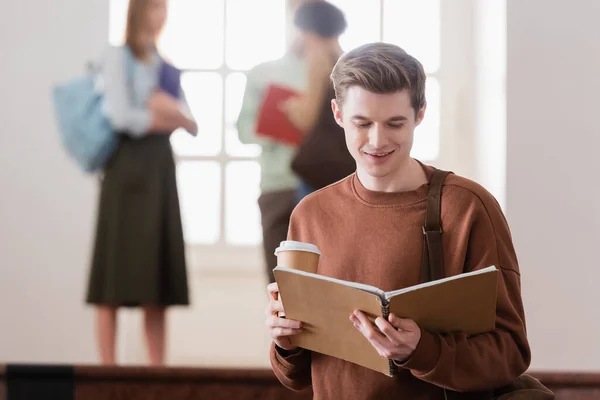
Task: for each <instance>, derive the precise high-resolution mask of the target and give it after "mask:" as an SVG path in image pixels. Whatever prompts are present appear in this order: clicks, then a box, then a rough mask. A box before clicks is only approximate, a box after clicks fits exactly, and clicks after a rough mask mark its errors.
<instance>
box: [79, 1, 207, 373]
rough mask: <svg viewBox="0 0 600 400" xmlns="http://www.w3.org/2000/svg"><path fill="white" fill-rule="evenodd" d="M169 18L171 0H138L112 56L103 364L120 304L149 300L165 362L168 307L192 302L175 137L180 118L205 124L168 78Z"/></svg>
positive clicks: (99, 276) (102, 250)
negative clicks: (115, 141)
mask: <svg viewBox="0 0 600 400" xmlns="http://www.w3.org/2000/svg"><path fill="white" fill-rule="evenodd" d="M166 18H167V0H130V2H129V11H128V16H127V30H126V38H125V45H124V46H122V47H117V48H111V49H110V50H109V52H108V55H107V57H106V59H105V61H104V65H103V73H104V81H105V102H106V104H105V108H106V114H107V116H108V118H109V120H110V121H111V123H112V125H113V126H114V128H115V130H116V131H117V133H118V135H119V145H118V148H117V150H116V152H115V154H114V155H113V157H112V159H111V160H110V161H109V162H108V164H107V166H106V168H105V170H104V175H103V180H102V185H101V191H100V205H99V213H98V221H97V230H96V240H95V248H94V255H93V260H92V268H91V274H90V279H89V287H88V296H87V302H88V303H90V304H93V305H95V306H96V309H97V341H98V350H99V354H100V359H101V362H102V363H103V364H109V365H110V364H115V338H116V331H117V324H116V314H117V310H118V308H119V307H141V308H143V310H144V323H145V334H146V342H147V347H148V357H149V360H150V363H151V364H152V365H161V364H163V363H164V360H165V336H166V328H165V311H166V308H167V307H168V306H173V305H188V304H189V300H188V288H187V276H186V263H185V253H184V242H183V233H182V227H181V216H180V210H179V199H178V194H177V186H176V180H175V163H174V160H173V154H172V150H171V145H170V142H169V137H170V134H171V133H172V132H173V131H174V130H176V129H178V128H184V129H186V130H187V131H188V132H190V133H192V134H195V133H196V131H197V125H196V123H195V122H194V120H193V119H192V118H191V117H190V116H189V115H187V114H188V113H184V112H182V109H185V107H182V104H185V100H184V99H183V91H181V90H179V93H181V97H180V98H179V99H178V98H177V97H176V95H173V94H172V91H171V94H169V93H167V91H165V90H163V89H161V88H160V86H159V82H160V81H159V78H160V76H161V72H162V71H163V68H164V67H165V65H169V64H166V63H165V62H164V61H163V59H162V58H161V56H160V55H159V53H158V51H157V45H156V44H157V39H158V37H159V35H160V33H161V31H162V29H163V27H164V25H165V22H166ZM128 62H129V63H130V66H131V68H128V67H126V65H127V64H128ZM171 70H173V68H172V69H171ZM176 81H177V88H178V89H180V86H179V83H178V76H177V79H176Z"/></svg>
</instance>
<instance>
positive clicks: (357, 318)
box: [350, 310, 421, 362]
mask: <svg viewBox="0 0 600 400" xmlns="http://www.w3.org/2000/svg"><path fill="white" fill-rule="evenodd" d="M388 320H389V322H388V321H386V320H385V319H383V318H381V317H378V318H377V319H376V320H375V325H377V328H379V331H378V330H377V329H376V328H375V327H374V326H373V323H372V322H371V321H370V320H369V319H368V318H367V316H366V315H365V314H363V313H362V312H360V311H358V310H357V311H354V314H352V315H351V316H350V321H352V323H353V324H354V327H355V328H356V329H358V330H359V331H360V333H362V334H363V335H364V336H365V337H366V338H367V340H369V342H371V345H372V346H373V347H374V348H375V350H377V352H378V353H379V355H381V356H382V357H385V358H390V359H392V360H396V361H399V362H404V361H406V360H408V359H409V358H410V357H411V356H412V354H413V353H414V351H415V349H416V348H417V344H419V341H420V340H421V329H420V328H419V326H418V325H417V324H416V322H415V321H412V320H410V319H402V318H398V317H396V316H395V315H394V314H390V316H389V319H388Z"/></svg>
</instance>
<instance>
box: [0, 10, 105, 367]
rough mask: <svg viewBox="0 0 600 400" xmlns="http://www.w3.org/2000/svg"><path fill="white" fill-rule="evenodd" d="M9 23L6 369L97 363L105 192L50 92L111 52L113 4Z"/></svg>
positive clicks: (2, 70)
mask: <svg viewBox="0 0 600 400" xmlns="http://www.w3.org/2000/svg"><path fill="white" fill-rule="evenodd" d="M0 19H1V20H2V23H0V49H2V50H1V53H2V55H1V57H0V58H1V61H0V74H1V75H2V79H1V83H0V107H1V108H0V110H1V111H0V129H1V131H0V362H3V361H38V362H56V361H60V362H90V361H94V360H95V357H96V356H95V347H94V341H93V319H92V313H91V312H90V311H89V310H88V309H87V308H86V307H85V306H84V296H85V283H86V278H87V272H88V258H89V254H88V253H89V248H90V239H91V232H92V229H93V223H94V219H95V203H96V185H95V184H94V182H92V181H91V180H90V179H87V178H85V177H83V176H82V174H80V173H78V170H77V169H76V168H74V166H73V164H72V163H71V162H70V161H69V160H67V159H66V158H65V153H64V152H63V150H62V148H61V146H60V143H59V141H58V134H57V132H56V129H55V124H54V119H53V114H52V109H51V103H50V89H51V86H52V84H53V83H55V82H56V81H59V80H64V79H67V78H70V77H72V76H75V75H76V74H78V73H81V72H83V70H84V68H83V67H84V65H85V62H86V61H87V60H90V59H93V58H94V57H95V56H97V55H98V54H99V53H100V52H101V50H102V48H103V46H104V45H105V43H106V38H107V29H108V25H107V19H108V6H107V2H106V1H105V0H85V1H82V0H53V1H40V0H18V1H5V2H3V4H2V12H1V15H0Z"/></svg>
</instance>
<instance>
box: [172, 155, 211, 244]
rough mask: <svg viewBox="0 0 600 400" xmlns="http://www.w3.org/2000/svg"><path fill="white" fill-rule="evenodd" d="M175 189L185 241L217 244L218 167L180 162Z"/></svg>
mask: <svg viewBox="0 0 600 400" xmlns="http://www.w3.org/2000/svg"><path fill="white" fill-rule="evenodd" d="M177 186H178V188H179V199H180V202H181V220H182V223H183V232H184V236H185V240H186V242H187V243H190V244H213V243H216V242H217V241H218V240H219V234H220V221H219V214H220V213H221V167H220V166H219V163H217V162H215V161H183V162H180V163H179V164H178V166H177Z"/></svg>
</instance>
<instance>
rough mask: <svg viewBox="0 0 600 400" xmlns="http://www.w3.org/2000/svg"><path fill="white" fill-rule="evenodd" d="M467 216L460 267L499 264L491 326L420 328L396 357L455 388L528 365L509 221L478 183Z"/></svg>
mask: <svg viewBox="0 0 600 400" xmlns="http://www.w3.org/2000/svg"><path fill="white" fill-rule="evenodd" d="M481 191H482V193H479V196H478V197H479V200H480V201H478V204H477V206H476V207H474V209H473V210H468V211H467V212H466V213H465V217H469V216H470V217H469V218H471V226H470V239H469V243H468V248H467V251H466V259H465V271H473V270H477V269H482V268H485V267H489V266H491V265H495V266H496V267H497V268H498V269H499V272H500V273H499V279H498V298H497V304H496V329H495V330H494V331H492V332H489V333H485V334H480V335H475V336H467V335H466V334H460V333H458V334H449V335H440V334H434V333H430V332H426V331H422V336H421V341H420V342H419V344H418V345H417V348H416V350H415V352H414V353H413V355H412V357H411V358H410V359H409V360H408V361H406V362H405V363H403V364H402V363H397V365H399V366H400V367H402V368H406V369H408V370H410V371H411V373H412V374H413V375H414V376H415V377H417V378H419V379H421V380H423V381H426V382H429V383H432V384H434V385H437V386H440V387H444V388H446V389H449V390H453V391H458V392H471V391H480V390H490V389H495V388H498V387H502V386H504V385H507V384H509V383H510V382H512V381H513V380H514V379H516V378H517V377H518V376H520V375H521V374H522V373H523V372H525V371H526V370H527V368H528V367H529V363H530V360H531V352H530V348H529V343H528V341H527V335H526V326H525V316H524V309H523V303H522V299H521V282H520V273H519V266H518V262H517V257H516V254H515V250H514V248H513V244H512V239H511V234H510V231H509V228H508V224H507V222H506V219H505V218H504V215H503V213H502V211H501V209H500V206H499V205H498V203H497V202H496V200H495V199H494V198H493V197H492V196H491V195H490V194H489V193H487V192H486V191H485V190H484V189H483V188H481Z"/></svg>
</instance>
